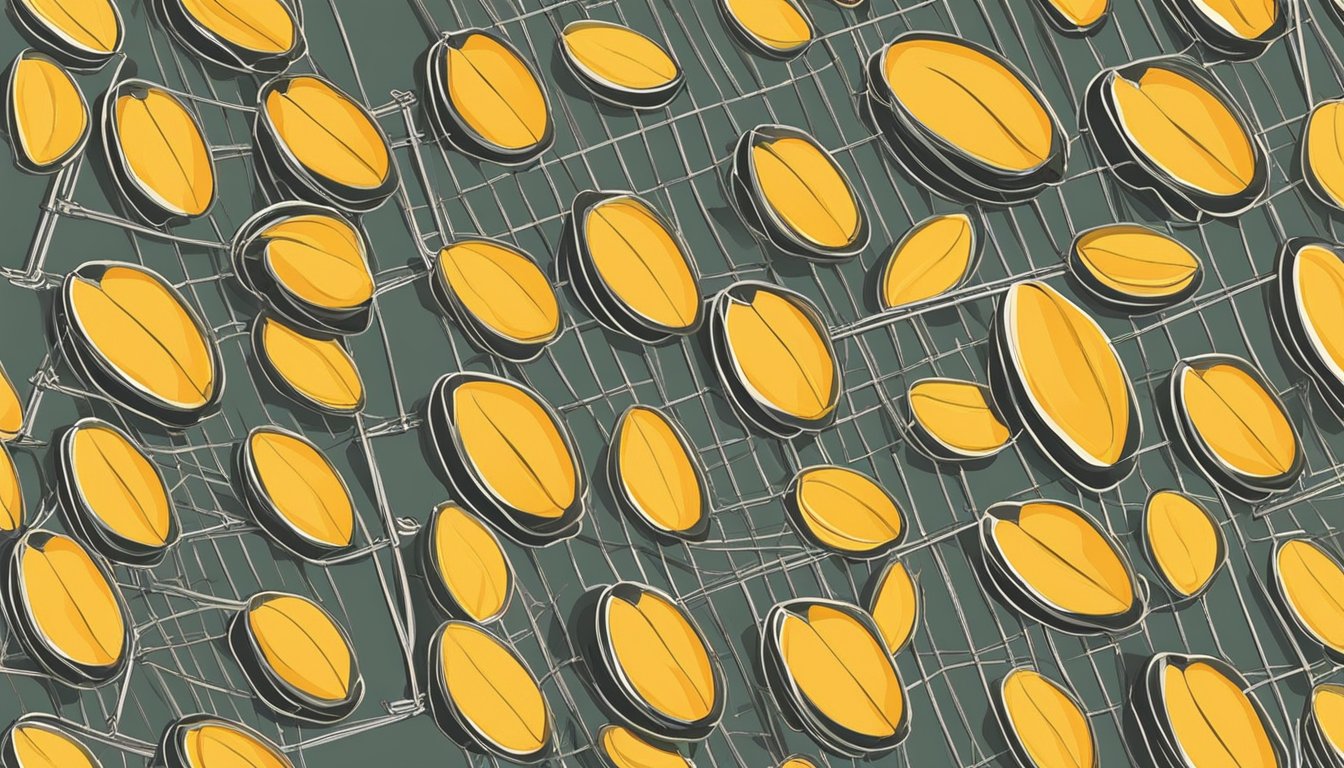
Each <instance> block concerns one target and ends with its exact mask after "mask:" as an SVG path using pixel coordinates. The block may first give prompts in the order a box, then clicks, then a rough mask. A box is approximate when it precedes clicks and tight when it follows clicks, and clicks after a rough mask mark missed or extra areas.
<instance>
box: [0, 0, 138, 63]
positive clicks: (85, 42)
mask: <svg viewBox="0 0 1344 768" xmlns="http://www.w3.org/2000/svg"><path fill="white" fill-rule="evenodd" d="M9 6H10V10H11V12H12V14H13V19H14V21H15V22H16V23H17V24H18V27H19V30H20V31H22V32H24V33H25V34H26V35H27V36H28V37H29V38H30V39H32V40H33V41H34V42H35V43H38V44H40V45H41V46H42V47H43V48H44V49H46V50H47V51H48V52H49V53H51V54H52V55H53V56H55V57H57V58H58V59H60V60H61V61H62V62H63V63H65V64H66V65H68V66H71V67H74V68H76V69H97V68H99V67H101V66H103V65H104V64H106V63H107V61H108V59H111V58H112V57H113V56H114V55H116V54H117V52H119V51H120V50H121V43H122V37H123V34H124V31H123V29H122V22H121V11H120V10H118V9H117V4H116V3H115V2H113V0H13V2H11V3H9Z"/></svg>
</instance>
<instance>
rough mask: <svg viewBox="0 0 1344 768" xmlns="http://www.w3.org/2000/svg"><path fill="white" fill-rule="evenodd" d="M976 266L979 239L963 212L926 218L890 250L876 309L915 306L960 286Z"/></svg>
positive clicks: (978, 258)
mask: <svg viewBox="0 0 1344 768" xmlns="http://www.w3.org/2000/svg"><path fill="white" fill-rule="evenodd" d="M979 264H980V237H979V235H978V234H977V233H976V230H975V225H974V224H973V223H972V222H971V217H970V216H967V215H966V214H964V213H949V214H943V215H939V216H930V217H929V218H927V219H924V220H923V221H921V222H919V223H918V224H916V225H915V226H913V227H911V229H910V231H909V232H907V233H905V237H902V238H901V241H900V242H899V243H897V244H896V247H895V248H893V249H892V250H891V255H890V256H888V257H887V261H886V264H885V265H883V267H882V277H881V279H880V281H879V286H878V291H879V293H878V302H877V303H878V306H880V307H881V308H882V309H895V308H896V307H904V306H906V305H908V304H917V303H919V302H921V301H927V300H928V299H932V298H934V297H935V296H941V295H942V294H944V293H947V292H948V291H951V290H955V289H956V288H959V287H961V285H962V284H963V283H965V282H966V281H967V280H969V279H970V277H971V275H972V274H974V273H975V268H976V267H977V266H978V265H979Z"/></svg>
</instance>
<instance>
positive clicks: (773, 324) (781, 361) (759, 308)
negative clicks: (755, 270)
mask: <svg viewBox="0 0 1344 768" xmlns="http://www.w3.org/2000/svg"><path fill="white" fill-rule="evenodd" d="M754 294H755V295H754V296H752V298H751V299H750V301H740V300H734V301H730V302H729V303H728V307H727V309H726V311H725V316H724V325H725V328H726V336H727V340H728V348H729V352H730V354H731V356H732V358H733V360H734V362H735V363H736V367H737V369H738V371H739V372H740V374H739V375H740V376H741V377H742V378H743V379H744V380H745V383H746V384H747V386H748V387H750V389H751V390H752V391H753V395H754V396H755V397H756V398H757V399H758V400H760V401H761V402H762V403H763V404H764V405H766V406H767V407H769V408H771V409H773V410H775V411H779V412H782V413H785V414H787V415H789V416H793V417H796V418H799V419H805V420H808V421H820V420H822V419H825V418H826V417H827V416H829V415H830V413H831V412H832V411H834V410H835V406H836V392H835V390H836V375H837V371H836V362H835V356H834V353H833V352H832V350H831V345H830V340H829V338H828V337H827V335H826V329H824V328H821V327H819V326H818V325H817V323H816V322H815V321H814V320H813V318H812V317H811V316H809V315H808V314H807V313H806V312H804V311H803V309H802V308H801V307H800V306H799V305H798V304H797V303H795V302H794V301H792V300H791V299H790V298H789V297H787V296H785V295H782V294H779V293H776V292H774V291H769V290H763V289H761V290H756V291H754Z"/></svg>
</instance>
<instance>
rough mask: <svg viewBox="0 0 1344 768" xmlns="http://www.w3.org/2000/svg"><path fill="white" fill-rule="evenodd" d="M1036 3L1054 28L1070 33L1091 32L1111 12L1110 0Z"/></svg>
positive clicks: (1071, 0)
mask: <svg viewBox="0 0 1344 768" xmlns="http://www.w3.org/2000/svg"><path fill="white" fill-rule="evenodd" d="M1037 4H1038V5H1039V6H1040V8H1041V11H1042V12H1043V13H1044V14H1045V18H1046V19H1048V20H1049V21H1050V23H1051V24H1053V25H1054V26H1055V29H1058V30H1059V31H1060V32H1065V33H1070V34H1078V33H1085V32H1091V31H1092V30H1094V29H1096V28H1097V27H1099V26H1101V24H1102V22H1104V21H1106V18H1107V17H1108V16H1109V15H1110V13H1111V0H1038V3H1037Z"/></svg>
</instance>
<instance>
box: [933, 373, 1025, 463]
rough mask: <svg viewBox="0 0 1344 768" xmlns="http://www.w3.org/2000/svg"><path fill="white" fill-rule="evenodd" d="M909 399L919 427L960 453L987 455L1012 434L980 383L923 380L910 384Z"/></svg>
mask: <svg viewBox="0 0 1344 768" xmlns="http://www.w3.org/2000/svg"><path fill="white" fill-rule="evenodd" d="M909 398H910V414H911V416H913V417H914V420H915V423H916V425H917V426H918V428H920V429H922V430H923V431H924V432H926V433H927V434H928V435H930V436H931V437H933V438H934V439H935V440H937V441H938V442H939V443H941V444H943V445H945V446H948V447H949V448H951V449H952V450H953V451H955V452H957V453H960V454H965V455H970V456H983V455H988V454H991V453H993V452H995V451H997V450H999V449H1000V448H1002V447H1003V446H1005V445H1007V444H1008V441H1009V440H1011V439H1012V437H1013V434H1012V432H1010V431H1009V430H1008V428H1007V427H1006V426H1004V425H1003V422H1002V421H1000V420H999V417H998V415H997V414H996V413H995V412H994V408H993V406H992V405H991V404H990V401H989V393H988V391H987V390H986V388H985V387H983V386H981V385H980V384H976V383H974V382H971V381H955V380H952V379H922V380H920V381H917V382H915V383H914V384H913V385H911V387H910V395H909Z"/></svg>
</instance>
